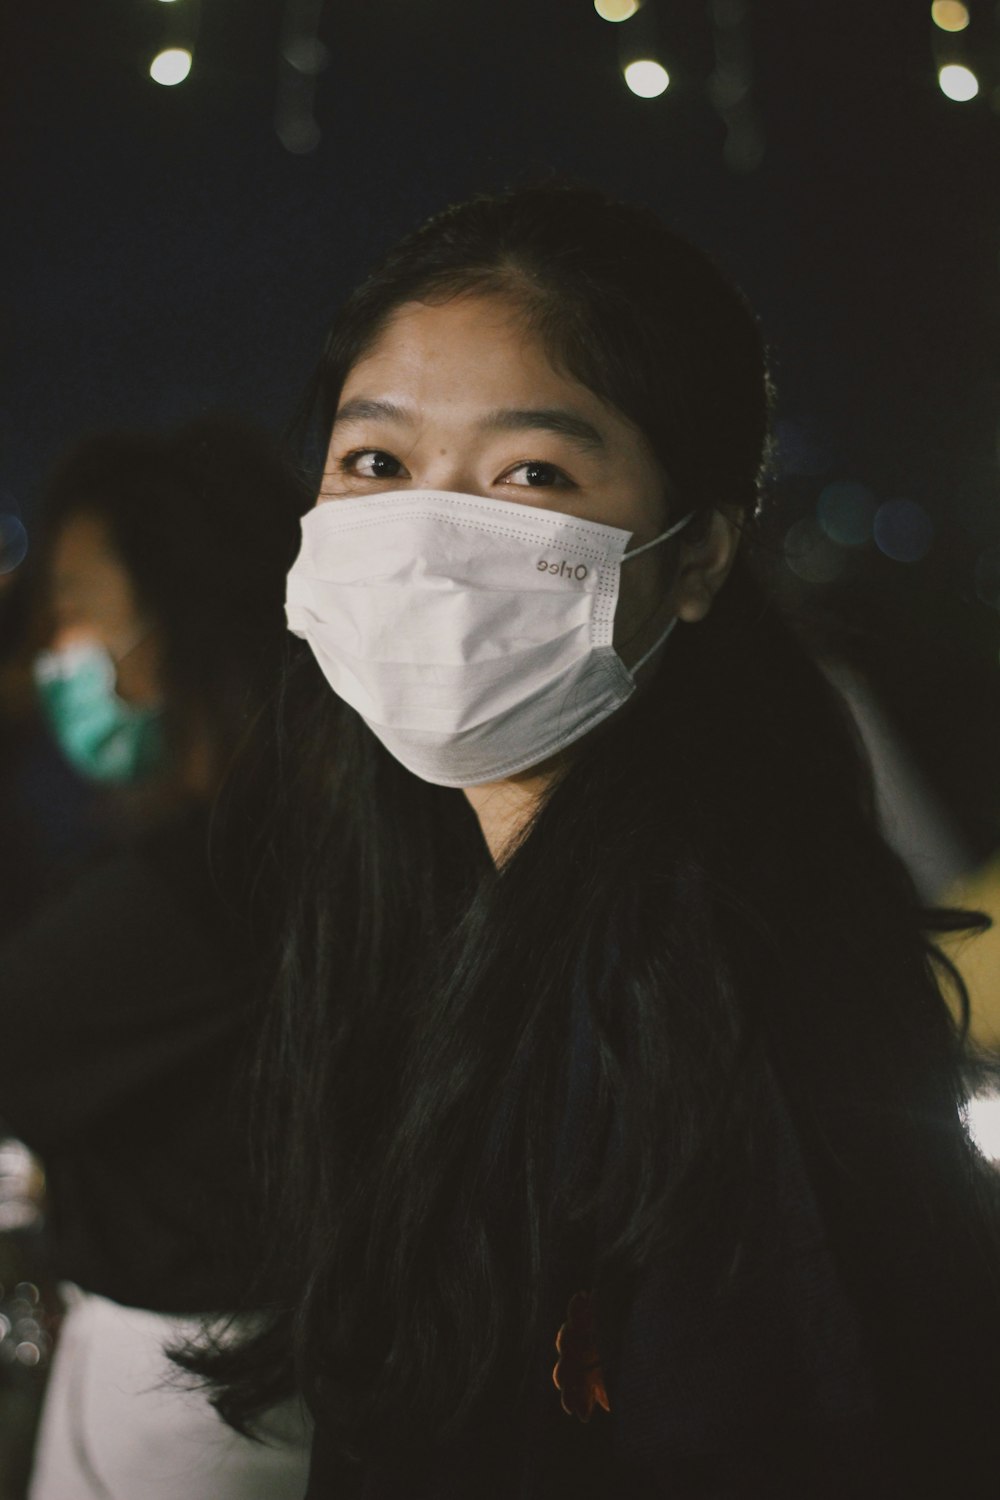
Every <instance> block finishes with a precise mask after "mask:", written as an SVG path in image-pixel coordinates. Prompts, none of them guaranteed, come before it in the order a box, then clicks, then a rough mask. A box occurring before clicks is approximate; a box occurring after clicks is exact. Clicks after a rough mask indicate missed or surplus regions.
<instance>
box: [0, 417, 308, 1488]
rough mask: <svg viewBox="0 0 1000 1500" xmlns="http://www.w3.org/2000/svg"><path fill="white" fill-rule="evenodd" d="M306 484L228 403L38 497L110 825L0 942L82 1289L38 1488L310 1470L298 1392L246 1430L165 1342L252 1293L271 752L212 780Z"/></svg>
mask: <svg viewBox="0 0 1000 1500" xmlns="http://www.w3.org/2000/svg"><path fill="white" fill-rule="evenodd" d="M301 509H302V503H301V497H300V490H299V485H298V482H297V481H296V480H294V479H293V478H292V477H291V476H289V475H288V473H287V472H286V471H285V469H284V467H283V466H282V465H281V464H280V463H279V461H278V460H277V458H276V457H275V456H274V455H273V454H272V452H271V450H270V448H269V446H268V444H267V443H265V442H264V440H263V439H261V438H259V437H257V436H256V435H255V434H254V433H253V432H252V431H248V430H245V429H244V428H243V427H242V426H240V425H235V424H231V423H228V422H224V421H219V420H206V421H203V422H200V423H198V424H197V425H195V426H192V427H191V428H188V429H185V430H183V431H181V432H179V433H177V434H176V435H173V436H169V437H146V436H131V435H109V436H101V437H94V438H91V439H88V440H87V441H85V442H83V443H82V444H81V445H80V446H79V447H78V448H77V449H75V450H74V451H73V452H72V453H71V454H70V455H69V456H68V457H67V459H66V460H65V461H64V462H63V464H62V465H61V466H60V468H59V470H58V471H57V473H56V475H55V477H54V479H53V481H52V483H51V485H50V487H49V490H48V492H47V494H46V495H45V497H44V503H43V506H42V511H41V515H40V517H39V524H38V535H39V538H40V542H39V546H38V548H37V549H36V554H37V556H38V559H39V562H38V569H37V576H36V579H35V585H36V588H37V590H38V592H39V595H40V605H41V612H42V615H43V616H44V617H45V618H47V619H48V620H49V621H50V622H51V623H50V627H49V632H48V640H47V645H46V649H45V650H44V651H42V652H40V653H39V655H38V657H37V660H36V672H35V676H36V681H37V686H38V691H39V695H40V698H41V703H42V707H43V709H44V712H45V715H46V718H47V720H48V723H49V725H50V728H51V731H52V733H53V735H54V736H55V739H56V740H57V742H58V744H59V746H60V747H61V749H62V751H63V753H64V755H65V756H66V758H67V760H68V761H69V762H70V764H71V765H72V766H73V767H74V768H75V769H76V770H77V771H78V772H79V774H80V775H81V776H82V777H85V778H87V779H88V780H89V781H90V782H92V783H93V784H94V785H95V787H97V788H99V789H100V790H101V792H102V794H103V795H104V797H105V810H106V812H107V818H106V819H105V827H106V828H107V827H109V826H110V834H111V837H112V839H113V842H114V843H115V844H117V846H118V849H117V853H114V854H111V853H109V854H108V855H107V856H106V857H105V858H103V859H102V860H100V861H99V862H97V863H95V865H94V866H93V868H92V869H90V870H89V871H88V872H87V873H85V874H82V875H80V876H79V877H78V878H77V879H76V881H75V882H74V883H73V884H72V885H71V887H70V888H69V889H68V890H67V891H66V893H65V894H64V895H62V896H61V897H60V898H59V899H58V900H54V901H52V902H50V903H49V904H47V905H46V906H44V907H43V908H42V909H41V910H40V911H39V912H38V913H37V915H36V916H35V917H34V919H33V920H32V921H31V922H30V923H29V924H28V925H27V926H26V927H25V928H24V929H23V930H22V931H20V932H19V933H18V934H17V935H15V936H12V937H10V938H9V939H8V940H7V941H6V942H5V944H4V946H3V948H2V950H0V1021H2V1026H3V1036H4V1047H3V1049H0V1117H2V1118H3V1120H4V1123H5V1125H6V1126H7V1127H8V1128H9V1129H10V1130H11V1131H13V1132H14V1133H15V1134H16V1135H17V1136H19V1137H20V1138H21V1139H23V1140H24V1141H25V1142H27V1143H28V1144H29V1145H30V1146H31V1147H32V1148H33V1149H34V1150H35V1151H36V1152H37V1153H38V1154H39V1155H40V1156H41V1157H42V1159H43V1161H44V1165H45V1169H46V1177H47V1185H48V1202H47V1212H48V1220H49V1222H48V1230H49V1239H50V1255H49V1259H50V1261H51V1269H52V1270H53V1271H54V1273H55V1274H56V1276H57V1277H58V1278H59V1279H60V1280H61V1281H62V1283H63V1291H64V1300H65V1305H66V1312H65V1316H64V1318H63V1321H62V1326H61V1330H60V1334H59V1338H58V1342H57V1346H56V1351H55V1356H54V1362H53V1367H52V1370H51V1375H50V1379H49V1384H48V1390H47V1395H46V1401H45V1406H44V1409H43V1413H42V1422H41V1428H40V1433H39V1438H38V1443H37V1448H36V1457H35V1467H34V1473H33V1477H32V1483H31V1490H30V1494H31V1497H32V1500H89V1497H98V1496H100V1497H101V1500H108V1497H119V1496H120V1497H123V1500H125V1497H127V1500H134V1497H136V1496H138V1495H141V1496H143V1497H144V1500H145V1497H149V1500H154V1497H158V1500H173V1497H181V1496H183V1497H184V1500H199V1497H203V1500H219V1497H225V1496H230V1495H231V1496H234V1497H239V1500H247V1497H253V1496H260V1497H262V1500H263V1497H267V1500H272V1497H276V1496H277V1497H280V1496H284V1495H287V1496H289V1497H290V1500H298V1497H299V1496H300V1495H301V1492H302V1488H303V1484H304V1477H305V1461H306V1455H307V1452H308V1444H307V1442H306V1439H305V1437H304V1430H303V1426H302V1420H301V1414H300V1412H299V1410H298V1408H297V1407H292V1406H289V1407H288V1408H285V1409H276V1410H272V1411H271V1412H270V1413H269V1414H268V1417H267V1418H266V1419H265V1422H264V1424H263V1435H264V1436H265V1438H266V1439H267V1441H266V1442H265V1443H263V1444H259V1443H251V1442H250V1441H249V1440H247V1439H246V1438H244V1437H241V1436H239V1435H238V1434H236V1433H234V1432H232V1430H231V1429H228V1428H226V1427H225V1426H224V1425H223V1424H222V1423H221V1422H220V1421H219V1419H218V1417H217V1416H216V1414H215V1413H214V1412H213V1411H212V1409H211V1407H210V1406H209V1405H208V1403H207V1402H206V1401H205V1399H204V1397H203V1396H202V1395H200V1394H198V1393H196V1392H195V1393H193V1392H191V1391H190V1390H189V1389H187V1390H185V1389H182V1388H181V1387H180V1385H179V1382H178V1379H177V1372H176V1370H175V1369H174V1368H173V1367H172V1366H171V1365H170V1363H169V1362H168V1360H167V1357H166V1355H165V1353H164V1346H165V1345H166V1344H169V1343H171V1342H173V1341H176V1340H177V1339H178V1338H186V1337H189V1336H190V1335H191V1334H192V1332H193V1331H194V1330H195V1329H196V1328H198V1327H200V1326H201V1321H202V1318H203V1316H204V1315H206V1314H214V1313H217V1312H225V1313H230V1312H232V1311H235V1310H238V1309H239V1308H241V1307H243V1306H244V1305H245V1303H244V1297H245V1295H246V1289H247V1282H248V1274H249V1265H250V1259H251V1257H250V1249H251V1246H252V1245H253V1240H254V1234H255V1218H254V1209H253V1206H252V1203H253V1187H252V1173H251V1168H250V1163H249V1160H248V1158H247V1153H246V1148H245V1142H244V1139H243V1136H244V1132H243V1131H242V1130H241V1129H240V1127H239V1125H238V1123H237V1122H238V1118H239V1116H238V1112H237V1102H236V1098H235V1079H236V1076H237V1073H238V1070H239V1068H240V1064H241V1059H242V1057H243V1055H244V1053H245V1035H246V1031H247V1026H248V1019H249V1014H250V1011H251V1010H252V1002H253V1001H254V998H255V996H256V993H257V990H258V987H259V975H260V971H261V965H262V954H263V944H262V942H261V941H260V939H261V937H262V933H261V926H262V923H261V920H260V919H261V911H260V909H259V908H258V909H257V910H256V911H255V912H254V913H251V911H250V909H249V908H248V904H247V892H246V887H245V883H244V882H243V879H242V874H241V872H242V870H243V868H244V860H245V857H246V855H247V853H248V850H249V842H248V841H250V840H252V839H254V838H255V837H256V836H257V835H258V834H259V832H260V828H261V825H262V817H263V808H264V805H265V799H266V790H267V789H266V782H267V780H269V779H270V778H269V775H268V774H267V773H266V768H264V767H263V765H262V764H258V766H257V768H256V769H257V779H256V780H255V779H254V776H253V775H252V774H251V772H250V770H249V768H248V770H247V772H246V774H245V775H244V776H243V777H242V780H240V781H239V783H238V784H237V783H234V782H233V781H232V778H230V780H229V783H228V785H229V786H230V788H231V789H230V791H228V792H227V794H226V797H225V798H224V799H219V798H218V795H217V794H218V792H219V787H220V784H221V783H222V782H223V780H224V778H225V777H226V774H227V772H228V771H229V769H230V766H231V763H232V762H233V760H234V757H237V756H238V754H239V752H240V747H241V745H242V744H243V742H244V741H245V740H246V739H247V737H248V734H249V733H250V731H251V729H252V727H253V725H254V723H255V721H257V719H258V718H259V716H260V714H261V712H262V709H263V706H264V705H265V703H266V701H267V699H268V697H269V695H270V693H271V689H272V684H273V681H274V680H275V677H276V673H277V669H278V662H279V659H280V656H281V654H282V651H283V641H284V629H283V624H284V622H283V618H282V598H283V589H284V573H285V571H286V569H287V566H288V561H289V559H290V557H291V556H292V555H293V554H294V548H295V538H296V534H297V527H298V515H299V513H300V512H301ZM210 824H211V829H210ZM26 1058H31V1059H32V1063H31V1065H30V1066H26V1062H25V1059H26Z"/></svg>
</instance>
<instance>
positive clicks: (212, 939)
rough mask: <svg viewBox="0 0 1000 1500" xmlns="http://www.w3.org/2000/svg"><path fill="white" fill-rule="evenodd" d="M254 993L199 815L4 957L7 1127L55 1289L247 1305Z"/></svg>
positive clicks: (167, 1307)
mask: <svg viewBox="0 0 1000 1500" xmlns="http://www.w3.org/2000/svg"><path fill="white" fill-rule="evenodd" d="M257 982H258V965H256V964H255V963H254V962H253V960H252V959H251V958H250V957H249V956H248V954H247V952H246V943H245V940H244V939H243V938H242V937H241V934H240V933H239V931H238V930H237V929H236V927H235V925H234V923H233V921H232V920H231V918H230V915H229V913H228V912H227V909H226V907H225V904H224V903H223V901H222V899H221V897H220V895H219V893H218V891H217V890H216V889H215V886H214V884H213V881H212V878H211V874H210V869H209V861H208V842H207V827H206V820H205V819H204V818H203V817H202V816H200V815H199V816H192V817H190V818H187V819H184V820H181V821H179V822H177V823H175V824H174V825H172V826H171V827H169V828H165V829H162V830H160V831H159V832H158V833H156V834H154V835H151V836H149V837H147V838H145V839H144V840H142V841H141V842H140V843H138V844H137V845H136V847H135V848H133V849H132V850H131V851H129V852H127V853H121V854H119V855H117V856H115V857H113V858H111V859H108V860H107V861H105V862H103V863H101V864H100V865H98V866H97V867H96V868H95V869H93V870H92V871H91V872H90V873H89V874H88V875H87V876H85V877H84V878H82V879H81V880H80V881H79V882H78V883H77V884H76V885H75V887H74V888H73V890H72V891H71V892H70V893H69V894H68V895H66V896H65V897H63V898H62V899H60V900H59V901H57V902H56V903H54V904H52V905H50V906H48V907H46V908H45V909H44V910H43V911H42V912H41V913H39V914H38V915H37V916H36V918H35V919H34V921H33V922H32V923H31V924H30V925H29V926H28V927H27V928H26V929H25V930H24V931H23V932H21V933H20V934H18V935H17V936H15V937H11V938H9V939H8V940H7V942H6V943H5V944H4V946H3V948H2V949H0V1040H2V1046H0V1119H2V1120H3V1122H4V1124H5V1126H6V1127H7V1128H8V1129H9V1130H10V1131H11V1132H12V1133H13V1134H15V1135H17V1136H18V1137H19V1138H21V1139H22V1140H24V1141H25V1142H26V1143H27V1144H28V1145H29V1146H30V1147H31V1148H32V1149H33V1150H34V1151H36V1152H37V1153H38V1154H39V1155H40V1156H41V1157H42V1159H43V1162H44V1165H45V1169H46V1178H47V1185H48V1216H49V1227H50V1240H51V1245H52V1259H53V1261H54V1267H53V1269H54V1271H55V1273H56V1274H57V1275H59V1276H61V1277H66V1278H69V1279H70V1280H73V1281H76V1282H77V1283H79V1284H80V1285H81V1286H83V1287H84V1288H85V1289H86V1290H88V1291H91V1292H97V1293H99V1294H101V1295H103V1296H106V1297H110V1298H113V1299H114V1300H115V1301H118V1302H122V1303H127V1304H130V1305H133V1306H138V1307H145V1308H150V1309H153V1310H156V1311H161V1312H176V1313H192V1312H195V1313H196V1312H209V1311H215V1310H222V1309H230V1308H233V1307H234V1306H236V1305H237V1301H238V1298H239V1297H240V1296H241V1295H242V1294H243V1292H244V1290H245V1282H246V1276H247V1263H248V1262H250V1261H251V1260H252V1244H253V1240H252V1235H251V1234H250V1233H249V1232H248V1230H249V1209H248V1200H249V1197H250V1190H251V1178H250V1171H249V1166H248V1163H247V1160H246V1148H245V1144H244V1141H245V1134H246V1132H245V1128H244V1127H242V1126H241V1124H240V1121H239V1114H238V1110H237V1108H236V1107H235V1103H234V1098H233V1093H234V1084H235V1079H236V1077H237V1075H238V1072H239V1069H240V1067H241V1062H242V1057H243V1051H244V1046H245V1038H244V1032H245V1029H246V1027H247V1026H248V1022H249V1010H250V1000H251V998H252V995H253V993H254V986H255V985H256V983H257Z"/></svg>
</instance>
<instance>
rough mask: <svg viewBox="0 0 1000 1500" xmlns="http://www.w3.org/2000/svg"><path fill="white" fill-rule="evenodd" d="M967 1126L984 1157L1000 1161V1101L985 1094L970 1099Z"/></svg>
mask: <svg viewBox="0 0 1000 1500" xmlns="http://www.w3.org/2000/svg"><path fill="white" fill-rule="evenodd" d="M966 1124H967V1126H968V1130H969V1134H970V1135H971V1136H972V1139H973V1140H974V1141H975V1143H976V1145H977V1146H978V1147H979V1149H980V1151H981V1152H982V1153H983V1155H984V1156H988V1157H989V1158H990V1159H991V1160H992V1161H1000V1099H996V1098H991V1097H990V1096H989V1095H983V1094H980V1095H979V1096H978V1097H976V1098H973V1099H970V1100H969V1103H968V1106H967V1111H966Z"/></svg>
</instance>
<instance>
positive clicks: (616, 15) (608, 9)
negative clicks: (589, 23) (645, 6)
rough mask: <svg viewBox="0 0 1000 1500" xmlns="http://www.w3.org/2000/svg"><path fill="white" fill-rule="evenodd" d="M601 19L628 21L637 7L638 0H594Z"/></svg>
mask: <svg viewBox="0 0 1000 1500" xmlns="http://www.w3.org/2000/svg"><path fill="white" fill-rule="evenodd" d="M594 9H595V10H596V11H597V14H598V15H599V16H600V18H601V20H602V21H628V20H630V19H631V17H632V16H634V15H635V13H636V11H637V10H638V9H639V0H594Z"/></svg>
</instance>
